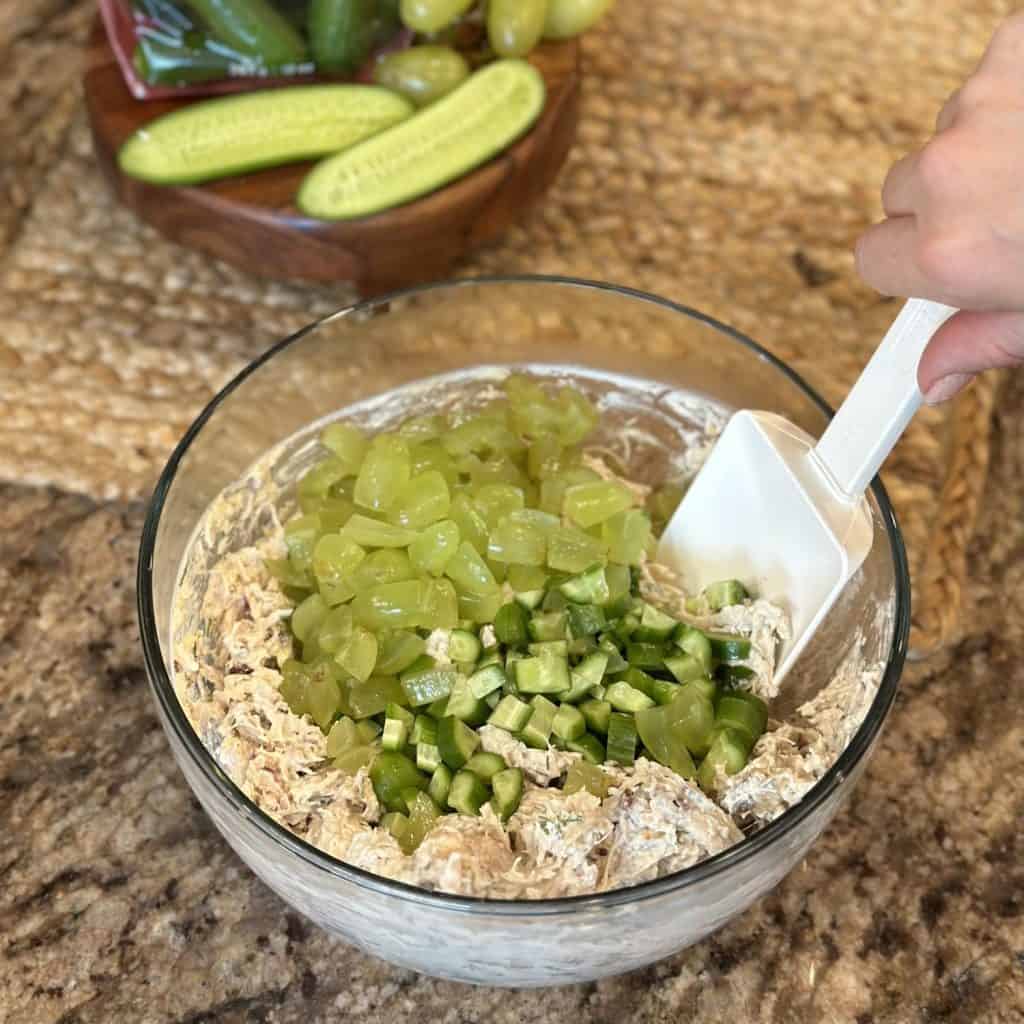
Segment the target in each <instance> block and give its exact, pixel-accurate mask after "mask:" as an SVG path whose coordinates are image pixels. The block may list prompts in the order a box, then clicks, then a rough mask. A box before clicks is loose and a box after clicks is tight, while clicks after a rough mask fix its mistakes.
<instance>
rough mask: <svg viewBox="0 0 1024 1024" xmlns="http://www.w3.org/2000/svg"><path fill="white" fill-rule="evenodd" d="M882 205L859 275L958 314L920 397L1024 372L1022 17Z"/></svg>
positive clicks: (1004, 31)
mask: <svg viewBox="0 0 1024 1024" xmlns="http://www.w3.org/2000/svg"><path fill="white" fill-rule="evenodd" d="M882 206H883V208H884V210H885V214H886V218H887V219H886V220H884V221H883V222H882V223H881V224H876V225H875V226H874V227H872V228H870V229H869V230H868V231H867V232H866V233H865V234H864V235H863V236H862V237H861V238H860V240H859V241H858V243H857V269H858V271H859V272H860V274H861V276H862V277H863V278H864V280H865V281H867V283H868V284H870V285H872V286H873V287H874V288H876V289H877V290H878V291H880V292H882V293H883V294H885V295H905V296H914V297H915V298H921V299H932V300H934V301H936V302H944V303H946V304H947V305H950V306H956V307H958V308H959V309H960V310H961V312H959V313H957V314H955V315H954V316H953V317H951V318H950V319H949V320H948V321H946V323H945V324H943V326H942V327H940V328H939V330H938V331H937V332H936V333H935V336H934V337H933V338H932V340H931V342H929V344H928V348H927V349H926V350H925V353H924V355H923V356H922V358H921V362H920V365H919V367H918V384H919V385H920V388H921V391H922V392H923V393H924V396H925V400H926V401H927V402H929V403H930V404H935V403H937V402H943V401H946V399H949V398H952V397H953V395H955V394H956V393H957V392H958V391H960V389H961V388H963V387H964V385H966V384H967V382H968V381H969V380H970V379H971V378H972V377H973V376H974V375H975V374H976V373H978V372H980V371H981V370H987V369H991V368H994V367H1000V366H1020V365H1024V14H1021V15H1016V16H1014V17H1012V18H1010V19H1009V20H1008V21H1006V22H1005V23H1004V24H1003V25H1002V26H1001V27H1000V28H999V30H998V31H997V32H996V34H995V36H994V37H993V39H992V42H991V43H990V44H989V47H988V49H987V50H986V52H985V55H984V57H983V58H982V61H981V63H980V65H979V66H978V69H977V70H976V71H975V72H974V74H973V75H972V76H971V77H970V78H969V79H968V80H967V82H966V83H965V84H964V85H963V86H962V87H961V88H960V89H959V90H958V91H957V92H955V93H954V94H953V95H952V96H951V97H950V98H949V100H948V102H947V103H946V105H945V106H944V107H943V108H942V111H941V112H940V114H939V117H938V121H937V123H936V134H935V135H934V137H933V138H932V139H931V140H930V141H929V142H928V143H927V144H926V145H925V146H924V148H923V149H921V150H919V151H918V152H916V153H912V154H911V155H909V156H906V157H904V158H903V159H902V160H900V161H898V162H897V163H896V164H894V165H893V167H892V169H891V170H890V171H889V175H888V177H887V178H886V179H885V184H884V186H883V188H882Z"/></svg>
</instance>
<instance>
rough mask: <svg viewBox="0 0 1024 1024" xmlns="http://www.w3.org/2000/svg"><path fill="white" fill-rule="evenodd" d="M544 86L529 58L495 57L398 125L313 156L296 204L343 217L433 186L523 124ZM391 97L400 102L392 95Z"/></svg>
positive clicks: (484, 156) (503, 142)
mask: <svg viewBox="0 0 1024 1024" xmlns="http://www.w3.org/2000/svg"><path fill="white" fill-rule="evenodd" d="M544 94H545V88H544V80H543V78H542V77H541V75H540V74H539V73H538V72H537V70H536V69H535V68H533V67H532V66H531V65H529V64H527V63H526V62H525V61H522V60H498V61H495V62H493V63H492V64H489V65H487V66H486V67H484V68H483V69H481V70H480V71H477V72H475V73H474V74H473V75H471V76H470V77H469V78H468V79H467V80H466V81H465V82H463V83H462V85H460V86H459V87H458V88H456V89H454V90H453V91H452V92H450V93H448V95H447V96H444V97H442V98H441V99H439V100H437V101H436V102H435V103H433V104H431V105H430V106H429V107H426V108H425V109H423V110H421V111H419V112H418V113H416V114H415V115H414V116H412V117H410V118H409V119H408V120H407V121H406V122H405V123H404V125H397V126H396V127H395V128H390V129H387V130H385V131H383V132H380V134H377V135H375V136H374V137H373V138H371V139H369V140H367V141H366V142H363V143H361V144H360V145H357V146H351V147H350V148H348V149H345V150H342V151H341V152H340V153H338V155H337V156H333V157H329V158H328V159H326V160H324V161H322V162H321V163H319V164H317V165H316V167H314V168H313V170H312V171H311V172H310V173H309V174H308V175H307V176H306V178H305V180H304V181H303V183H302V186H301V187H300V189H299V194H298V197H297V199H296V202H297V204H298V206H299V209H301V210H302V211H303V213H306V214H308V215H310V216H312V217H319V218H322V219H324V220H347V219H351V218H354V217H364V216H366V215H368V214H372V213H376V212H378V211H380V210H385V209H388V208H389V207H392V206H397V205H398V204H400V203H405V202H408V201H409V200H411V199H415V198H417V197H418V196H421V195H425V194H426V193H428V192H433V191H434V190H435V189H437V188H439V187H440V186H442V185H444V184H446V183H447V182H449V181H452V180H454V179H455V178H458V177H461V176H462V175H463V174H465V173H466V172H467V171H469V170H471V169H472V168H474V167H476V166H478V165H479V164H482V163H484V162H485V161H487V160H489V159H490V158H491V157H492V156H493V155H494V154H495V153H497V152H499V151H501V150H502V149H504V148H505V147H506V146H508V145H509V143H511V142H512V141H514V140H515V139H516V138H517V137H518V136H519V135H521V134H522V133H523V132H524V131H526V129H527V128H529V126H530V125H531V124H532V123H533V122H534V120H535V119H536V118H537V116H538V115H539V114H540V112H541V110H542V108H543V106H544ZM391 95H393V96H394V94H391ZM395 101H396V102H401V103H402V104H403V106H404V105H405V101H404V100H402V101H400V100H399V97H397V96H395Z"/></svg>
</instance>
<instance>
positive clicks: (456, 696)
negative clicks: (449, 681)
mask: <svg viewBox="0 0 1024 1024" xmlns="http://www.w3.org/2000/svg"><path fill="white" fill-rule="evenodd" d="M488 710H489V709H488V707H487V705H486V704H485V703H484V702H483V700H482V699H481V698H479V697H477V696H476V695H475V694H474V693H473V691H472V689H471V688H470V685H469V680H468V679H467V678H466V677H465V676H459V677H458V678H457V679H456V680H455V685H454V686H453V687H452V692H451V693H450V694H449V696H448V708H447V711H446V714H448V715H452V716H454V717H455V718H459V719H461V720H462V721H463V722H465V723H466V724H467V725H483V723H484V722H486V721H487V714H488Z"/></svg>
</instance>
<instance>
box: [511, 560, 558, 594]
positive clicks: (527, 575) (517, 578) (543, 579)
mask: <svg viewBox="0 0 1024 1024" xmlns="http://www.w3.org/2000/svg"><path fill="white" fill-rule="evenodd" d="M507 578H508V583H509V586H510V587H511V588H512V589H513V590H514V591H516V593H517V594H518V593H523V592H525V591H530V590H542V589H543V588H544V586H545V585H546V584H547V581H548V574H547V571H546V570H545V569H543V568H542V567H540V566H536V565H510V566H509V567H508V576H507Z"/></svg>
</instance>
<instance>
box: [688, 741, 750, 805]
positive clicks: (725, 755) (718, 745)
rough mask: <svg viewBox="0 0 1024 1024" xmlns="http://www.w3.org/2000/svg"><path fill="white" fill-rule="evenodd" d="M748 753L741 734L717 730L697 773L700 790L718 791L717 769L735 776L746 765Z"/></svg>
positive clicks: (748, 750)
mask: <svg viewBox="0 0 1024 1024" xmlns="http://www.w3.org/2000/svg"><path fill="white" fill-rule="evenodd" d="M749 753H750V747H749V745H748V743H747V738H746V736H744V735H743V733H739V732H736V730H735V729H720V730H718V731H717V732H716V733H715V737H714V739H713V740H712V741H711V747H710V749H709V750H708V752H707V755H706V756H705V757H704V760H703V761H701V764H700V769H699V770H698V772H697V781H698V782H699V783H700V786H701V789H703V790H704V791H705V792H707V793H714V792H715V791H716V790H717V789H718V785H717V776H718V769H719V768H721V769H723V770H724V771H725V774H726V775H735V774H736V773H737V772H739V771H742V769H743V767H744V766H745V765H746V763H747V756H748V754H749Z"/></svg>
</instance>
